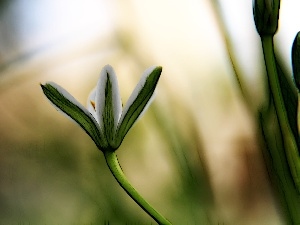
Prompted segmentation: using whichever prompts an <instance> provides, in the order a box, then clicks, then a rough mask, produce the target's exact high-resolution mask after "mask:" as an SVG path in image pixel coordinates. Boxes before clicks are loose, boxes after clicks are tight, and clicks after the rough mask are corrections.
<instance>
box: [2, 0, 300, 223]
mask: <svg viewBox="0 0 300 225" xmlns="http://www.w3.org/2000/svg"><path fill="white" fill-rule="evenodd" d="M297 9H300V3H299V1H297V0H289V1H282V4H281V15H280V26H279V31H278V34H277V35H276V40H275V42H276V44H277V48H278V52H279V54H280V55H281V56H282V58H283V59H284V60H283V61H284V63H285V65H286V66H287V68H288V70H290V48H291V45H292V42H293V38H294V36H295V34H296V33H297V32H298V31H299V30H300V14H299V13H297ZM229 53H230V54H231V56H232V57H231V58H232V59H233V62H234V66H233V64H232V63H231V61H230V57H229ZM261 61H262V55H261V49H260V42H259V37H258V35H257V33H256V30H255V26H254V22H253V18H252V0H245V1H239V0H226V1H225V0H219V1H217V0H186V1H179V0H172V1H171V0H165V1H159V0H152V1H148V0H146V1H137V0H128V1H117V0H115V1H108V0H85V1H82V0H63V1H59V0H41V1H35V0H26V1H25V0H1V1H0V154H1V155H0V224H7V225H10V224H24V225H25V224H30V225H35V224H45V225H51V224H65V225H68V224H70V225H83V224H108V223H110V224H153V223H154V222H153V221H152V219H151V218H149V216H148V215H146V214H145V213H144V212H143V211H142V210H141V209H140V208H139V207H138V206H137V205H136V204H135V203H134V202H133V201H132V200H131V199H130V198H129V197H128V196H127V195H126V194H125V193H124V191H123V190H122V189H121V188H120V187H119V186H118V184H117V182H116V181H115V180H114V178H113V177H112V175H111V174H110V173H109V171H108V168H107V166H106V164H105V161H104V157H103V154H102V152H100V151H99V150H97V148H96V146H95V145H94V144H93V142H92V141H91V139H90V138H89V137H88V135H86V134H85V133H84V131H83V130H82V129H80V127H79V126H78V125H76V124H75V123H74V122H72V121H71V120H69V119H67V118H66V117H65V116H63V115H62V114H61V113H58V112H57V111H56V110H55V109H54V108H53V107H52V105H51V104H49V102H48V100H47V99H46V97H45V96H44V95H43V93H42V91H41V88H40V86H39V84H40V83H44V82H46V81H54V82H56V83H58V84H60V85H61V86H63V87H64V88H65V89H66V90H68V91H69V92H70V93H71V94H72V95H73V96H74V97H75V98H76V99H78V100H79V101H80V102H81V103H83V104H85V103H86V99H87V97H88V95H89V92H90V90H91V89H92V88H93V87H94V86H95V85H96V83H97V79H98V76H99V73H100V70H101V69H102V67H103V66H104V65H106V64H110V65H112V66H113V67H114V69H115V71H116V74H117V76H118V81H119V86H120V91H121V95H122V99H123V103H124V104H125V103H126V101H127V99H128V97H129V95H130V93H131V91H132V90H133V88H134V86H135V85H136V83H137V82H138V80H139V77H140V75H141V74H142V72H143V71H144V70H145V69H146V68H148V67H150V66H152V65H161V66H163V73H162V76H161V79H160V82H159V84H158V87H157V93H156V98H155V101H154V102H153V104H152V105H151V107H150V108H149V110H148V111H147V113H146V114H145V115H144V116H143V118H142V119H140V120H139V121H138V123H137V124H136V125H135V126H134V127H133V128H132V129H131V130H130V132H129V133H128V135H127V136H126V138H125V140H124V142H123V144H122V146H121V148H120V149H119V150H118V151H117V153H118V156H119V160H120V163H121V165H122V168H123V170H124V172H125V174H126V175H127V176H128V179H129V180H130V181H131V182H132V184H133V185H134V186H135V187H136V189H137V190H138V191H139V192H140V193H141V194H142V195H143V196H144V197H145V199H147V200H148V201H149V202H150V203H151V204H152V205H154V206H155V208H156V209H157V210H158V211H160V212H161V213H162V214H163V215H165V216H166V217H167V218H168V219H169V220H170V221H172V222H173V224H174V225H175V224H266V225H267V224H272V225H273V224H282V220H281V216H280V212H279V210H278V207H277V204H276V201H275V200H274V198H273V194H272V191H271V188H270V184H269V180H268V176H267V173H266V169H265V165H264V163H263V159H262V156H261V151H260V145H259V143H258V137H257V134H256V125H255V118H253V114H252V113H251V111H252V110H253V109H257V108H258V107H259V106H260V105H261V104H262V102H263V100H264V84H263V79H264V78H263V77H262V74H263V73H264V67H263V64H262V63H261ZM237 72H238V73H239V74H240V75H241V78H242V81H243V83H244V84H245V89H246V90H245V91H246V93H247V95H248V96H249V99H251V101H248V102H245V100H244V98H243V95H242V94H241V92H240V90H239V87H238V84H237V81H236V79H235V75H234V74H235V73H237Z"/></svg>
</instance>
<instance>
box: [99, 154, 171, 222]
mask: <svg viewBox="0 0 300 225" xmlns="http://www.w3.org/2000/svg"><path fill="white" fill-rule="evenodd" d="M104 156H105V159H106V163H107V165H108V167H109V169H110V171H111V172H112V174H113V176H114V177H115V179H116V180H117V181H118V183H119V184H120V185H121V187H122V188H123V189H124V190H125V192H126V193H127V194H128V195H129V196H130V197H131V198H132V199H133V200H134V201H135V202H136V203H137V204H138V205H139V206H140V207H141V208H142V209H143V210H144V211H145V212H146V213H148V215H149V216H151V217H152V218H153V219H154V220H155V221H156V222H157V223H158V224H162V225H171V222H170V221H168V220H167V219H166V218H164V217H163V216H162V215H161V214H160V213H159V212H157V211H156V210H155V209H154V208H153V207H152V206H151V205H150V204H149V203H148V202H147V201H146V200H145V199H144V198H143V197H142V196H141V195H140V194H139V193H138V192H137V191H136V190H135V189H134V187H132V185H131V184H130V183H129V181H128V180H127V178H126V177H125V174H124V173H123V171H122V169H121V167H120V164H119V162H118V158H117V155H116V153H115V152H111V151H105V152H104Z"/></svg>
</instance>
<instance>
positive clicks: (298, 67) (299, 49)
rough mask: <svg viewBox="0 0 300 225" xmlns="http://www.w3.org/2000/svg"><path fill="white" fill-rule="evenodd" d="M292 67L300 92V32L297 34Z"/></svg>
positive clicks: (293, 48) (293, 47)
mask: <svg viewBox="0 0 300 225" xmlns="http://www.w3.org/2000/svg"><path fill="white" fill-rule="evenodd" d="M292 66H293V74H294V80H295V83H296V86H297V88H298V90H300V31H299V32H298V33H297V35H296V37H295V40H294V42H293V46H292Z"/></svg>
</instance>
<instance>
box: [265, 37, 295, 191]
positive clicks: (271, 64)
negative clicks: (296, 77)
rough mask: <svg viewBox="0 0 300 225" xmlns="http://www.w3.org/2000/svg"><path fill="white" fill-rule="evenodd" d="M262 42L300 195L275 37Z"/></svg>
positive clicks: (292, 138)
mask: <svg viewBox="0 0 300 225" xmlns="http://www.w3.org/2000/svg"><path fill="white" fill-rule="evenodd" d="M261 41H262V47H263V52H264V57H265V64H266V69H267V75H268V80H269V84H270V88H271V93H272V96H273V100H274V105H275V110H276V114H277V116H278V121H279V126H280V129H281V132H282V136H283V142H284V143H283V144H284V147H285V151H286V155H287V159H288V162H289V165H290V170H291V173H292V175H293V179H294V182H295V185H296V188H297V190H298V192H299V193H300V174H299V173H300V158H299V155H298V149H297V144H296V140H295V137H294V136H293V133H292V130H291V127H290V125H289V121H288V117H287V113H286V109H285V106H284V100H283V97H282V91H281V89H280V84H279V78H278V74H277V69H276V62H275V56H274V45H273V37H272V36H262V37H261Z"/></svg>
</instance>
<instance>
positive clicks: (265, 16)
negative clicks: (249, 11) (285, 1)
mask: <svg viewBox="0 0 300 225" xmlns="http://www.w3.org/2000/svg"><path fill="white" fill-rule="evenodd" d="M279 8H280V0H254V1H253V15H254V21H255V26H256V30H257V32H258V33H259V35H274V34H275V33H276V31H277V28H278V18H279Z"/></svg>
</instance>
